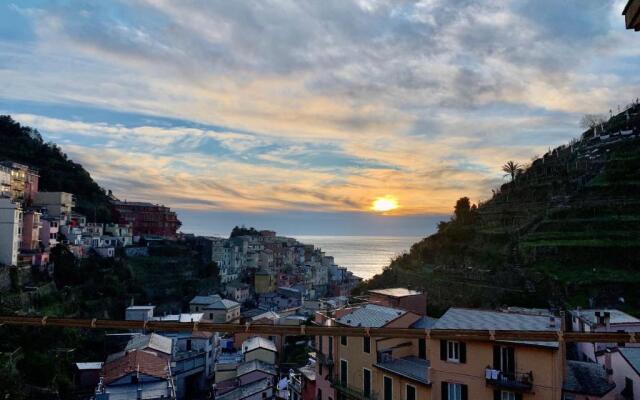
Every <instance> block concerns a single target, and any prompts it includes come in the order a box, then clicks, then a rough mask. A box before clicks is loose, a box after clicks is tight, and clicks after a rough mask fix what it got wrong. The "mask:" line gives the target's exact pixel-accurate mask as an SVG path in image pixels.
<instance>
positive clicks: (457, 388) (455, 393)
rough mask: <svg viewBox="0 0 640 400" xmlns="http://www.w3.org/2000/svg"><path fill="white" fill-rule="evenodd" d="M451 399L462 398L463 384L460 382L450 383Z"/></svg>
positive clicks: (459, 399) (458, 399) (460, 399)
mask: <svg viewBox="0 0 640 400" xmlns="http://www.w3.org/2000/svg"><path fill="white" fill-rule="evenodd" d="M449 400H462V385H461V384H459V383H450V384H449Z"/></svg>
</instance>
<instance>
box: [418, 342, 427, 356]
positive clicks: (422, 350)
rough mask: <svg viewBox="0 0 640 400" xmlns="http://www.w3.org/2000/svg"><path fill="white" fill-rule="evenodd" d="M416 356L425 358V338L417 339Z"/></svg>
mask: <svg viewBox="0 0 640 400" xmlns="http://www.w3.org/2000/svg"><path fill="white" fill-rule="evenodd" d="M418 358H421V359H423V360H426V359H427V341H426V340H425V339H418Z"/></svg>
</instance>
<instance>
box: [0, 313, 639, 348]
mask: <svg viewBox="0 0 640 400" xmlns="http://www.w3.org/2000/svg"><path fill="white" fill-rule="evenodd" d="M0 324H5V325H22V326H39V327H67V328H85V329H127V330H129V329H143V330H157V331H164V332H169V331H171V332H197V331H202V332H226V333H249V334H257V335H260V334H267V335H284V336H298V335H302V336H304V335H307V336H314V335H315V336H317V335H320V336H352V337H355V336H357V337H363V336H367V335H368V336H370V337H377V338H416V339H423V338H430V339H450V340H461V341H464V340H472V341H489V342H493V341H504V340H507V341H511V340H527V341H538V342H565V343H569V342H585V343H636V342H638V341H640V334H639V333H636V332H566V331H560V330H558V331H553V330H549V331H513V330H480V329H479V330H470V329H410V328H358V327H345V326H310V325H300V326H289V325H268V324H257V325H252V324H244V325H240V324H233V323H213V322H195V321H194V322H168V321H124V320H105V319H97V318H94V319H74V318H56V317H48V316H38V317H19V316H15V315H11V316H6V315H4V316H0ZM636 335H638V336H636Z"/></svg>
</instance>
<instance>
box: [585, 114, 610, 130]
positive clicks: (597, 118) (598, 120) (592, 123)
mask: <svg viewBox="0 0 640 400" xmlns="http://www.w3.org/2000/svg"><path fill="white" fill-rule="evenodd" d="M605 122H607V117H606V116H605V115H603V114H585V115H584V116H582V118H581V119H580V127H581V128H583V129H593V128H595V127H596V126H598V125H601V124H604V123H605Z"/></svg>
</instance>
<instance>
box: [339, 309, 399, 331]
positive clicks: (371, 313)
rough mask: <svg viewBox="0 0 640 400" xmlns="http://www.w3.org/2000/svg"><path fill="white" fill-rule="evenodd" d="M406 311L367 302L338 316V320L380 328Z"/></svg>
mask: <svg viewBox="0 0 640 400" xmlns="http://www.w3.org/2000/svg"><path fill="white" fill-rule="evenodd" d="M406 313H407V312H406V311H404V310H400V309H397V308H391V307H383V306H379V305H376V304H366V305H364V306H362V307H360V308H356V309H355V310H353V311H352V312H350V313H349V314H346V315H343V316H342V317H341V318H338V319H337V322H338V323H340V324H343V325H348V326H354V327H358V326H363V327H367V328H380V327H383V326H385V325H386V324H388V323H389V322H391V321H393V320H394V319H397V318H398V317H401V316H402V315H404V314H406Z"/></svg>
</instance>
